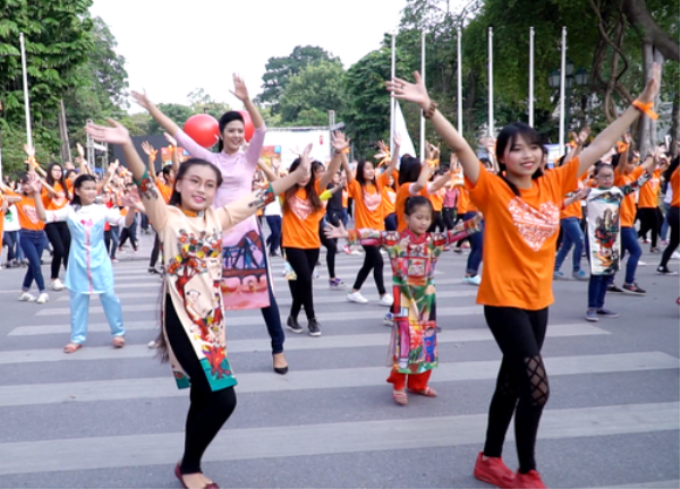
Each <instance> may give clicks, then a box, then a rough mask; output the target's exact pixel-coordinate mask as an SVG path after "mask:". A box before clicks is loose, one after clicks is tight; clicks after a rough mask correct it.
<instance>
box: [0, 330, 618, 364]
mask: <svg viewBox="0 0 680 489" xmlns="http://www.w3.org/2000/svg"><path fill="white" fill-rule="evenodd" d="M134 323H135V324H134V325H131V324H130V323H127V324H126V328H127V329H128V331H130V330H147V329H151V328H152V327H153V326H150V325H149V323H148V322H144V321H135V322H134ZM92 326H93V325H90V328H89V329H90V332H92V331H93V328H92ZM99 326H100V327H99V328H97V331H109V327H108V325H107V324H106V323H103V324H100V325H99ZM131 326H134V327H131ZM22 328H23V330H24V331H26V328H35V329H36V330H38V331H40V332H41V333H40V334H55V333H59V334H64V335H65V334H68V332H69V329H68V326H59V327H57V326H21V327H20V328H17V329H22ZM38 328H40V329H38ZM22 333H23V331H22ZM30 334H32V335H33V334H36V333H35V330H30ZM389 334H390V329H388V328H385V330H384V332H383V333H367V334H353V335H327V336H321V337H319V338H309V337H307V336H306V335H305V336H302V337H301V336H294V335H288V337H287V338H286V343H285V345H284V347H285V349H286V350H287V351H293V350H320V349H330V348H360V347H366V346H385V347H386V346H387V344H388V341H389V340H388V338H389ZM608 334H609V332H608V331H605V330H603V329H601V328H597V327H595V326H591V325H589V324H583V323H576V324H554V325H551V326H549V327H548V331H547V336H548V337H549V338H559V337H570V336H595V335H608ZM12 336H18V335H17V334H12ZM492 339H493V336H492V335H491V332H490V331H489V330H488V329H486V328H483V329H482V328H475V329H454V330H452V331H442V332H441V333H438V334H437V341H439V343H457V342H466V341H490V340H492ZM227 348H228V351H229V353H230V354H231V353H244V352H258V351H270V346H269V340H268V339H265V338H262V339H249V340H230V341H228V345H227ZM147 356H150V354H149V350H148V348H147V347H146V346H145V345H128V346H126V347H125V348H124V349H122V350H114V349H113V348H111V347H108V346H106V347H104V346H94V347H90V346H88V347H87V348H83V349H82V350H80V351H79V352H78V354H77V355H65V354H64V353H63V352H62V351H61V350H56V349H55V350H52V349H50V350H47V349H46V350H9V351H0V365H2V364H8V363H33V362H59V361H75V360H109V359H123V358H143V357H147Z"/></svg>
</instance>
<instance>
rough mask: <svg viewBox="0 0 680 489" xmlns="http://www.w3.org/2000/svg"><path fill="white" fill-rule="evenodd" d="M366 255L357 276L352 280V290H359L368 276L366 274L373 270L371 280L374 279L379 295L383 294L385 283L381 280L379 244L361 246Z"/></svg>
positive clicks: (381, 265) (381, 267)
mask: <svg viewBox="0 0 680 489" xmlns="http://www.w3.org/2000/svg"><path fill="white" fill-rule="evenodd" d="M362 248H363V249H364V252H365V253H366V255H365V256H364V264H363V265H362V267H361V269H359V273H358V274H357V278H356V280H355V281H354V287H353V289H354V290H360V289H361V286H362V285H364V282H365V281H366V279H367V278H368V274H369V273H370V272H371V270H373V280H375V285H376V287H378V293H379V294H380V295H385V283H384V280H383V266H384V264H383V258H382V255H381V254H380V247H379V246H362Z"/></svg>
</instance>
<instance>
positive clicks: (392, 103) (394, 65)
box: [390, 33, 397, 154]
mask: <svg viewBox="0 0 680 489" xmlns="http://www.w3.org/2000/svg"><path fill="white" fill-rule="evenodd" d="M396 47H397V35H396V33H392V77H391V78H392V80H394V77H395V76H397V74H396V71H397V50H396ZM392 94H394V92H392ZM396 102H397V101H396V99H395V98H394V97H390V154H392V153H394V116H395V114H394V112H395V110H394V106H395V104H396Z"/></svg>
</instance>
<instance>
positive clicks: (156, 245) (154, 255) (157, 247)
mask: <svg viewBox="0 0 680 489" xmlns="http://www.w3.org/2000/svg"><path fill="white" fill-rule="evenodd" d="M160 252H161V239H160V238H159V237H158V233H156V237H155V238H154V240H153V249H152V250H151V258H150V259H149V268H156V263H157V262H158V254H159V253H160Z"/></svg>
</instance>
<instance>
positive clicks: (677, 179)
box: [671, 168, 680, 207]
mask: <svg viewBox="0 0 680 489" xmlns="http://www.w3.org/2000/svg"><path fill="white" fill-rule="evenodd" d="M678 170H680V168H676V169H675V171H674V172H673V174H672V175H671V188H672V189H673V197H671V207H680V173H679V172H678Z"/></svg>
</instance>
